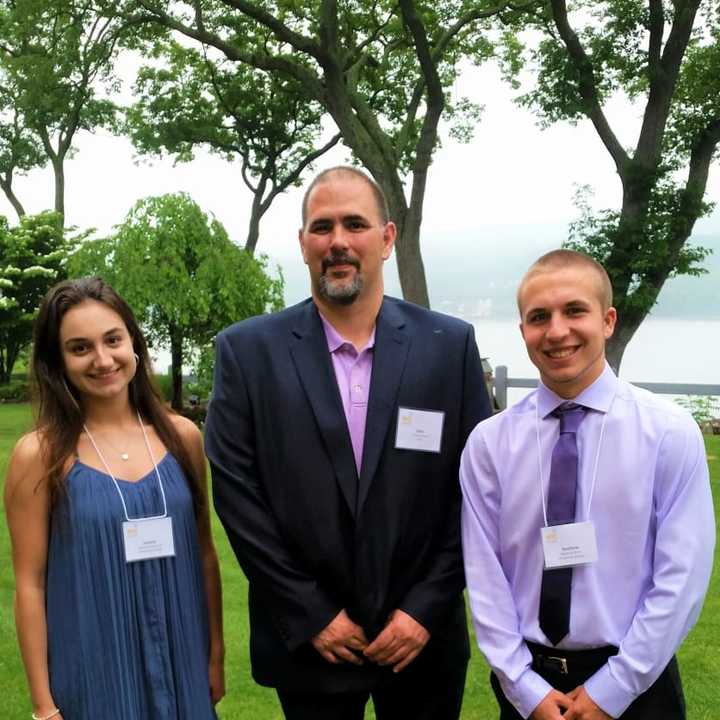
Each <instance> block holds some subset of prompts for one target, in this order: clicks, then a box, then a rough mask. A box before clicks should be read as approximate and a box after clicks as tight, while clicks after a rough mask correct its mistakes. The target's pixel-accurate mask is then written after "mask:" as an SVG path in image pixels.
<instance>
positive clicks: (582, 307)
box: [518, 266, 617, 398]
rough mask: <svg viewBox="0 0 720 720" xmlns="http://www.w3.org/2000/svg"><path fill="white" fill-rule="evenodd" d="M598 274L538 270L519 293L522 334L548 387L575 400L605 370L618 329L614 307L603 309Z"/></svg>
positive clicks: (581, 269)
mask: <svg viewBox="0 0 720 720" xmlns="http://www.w3.org/2000/svg"><path fill="white" fill-rule="evenodd" d="M600 297H601V289H600V283H599V279H598V276H597V272H596V271H595V270H594V269H593V268H590V267H583V266H570V267H567V268H563V269H555V270H547V271H536V272H534V273H531V274H530V275H528V276H527V277H526V278H525V280H524V281H523V284H522V286H521V288H520V292H519V293H518V302H519V306H520V331H521V333H522V336H523V339H524V340H525V345H526V347H527V351H528V355H529V356H530V359H531V360H532V362H533V364H534V365H535V366H536V367H537V369H538V370H539V371H540V377H541V378H542V381H543V383H545V385H546V386H547V387H549V388H550V389H551V390H552V391H553V392H555V393H556V394H557V395H559V396H560V397H564V398H574V397H576V396H577V395H578V394H579V393H580V392H582V391H583V390H584V389H585V388H586V387H588V386H589V385H591V384H592V383H593V382H594V381H595V380H596V379H597V378H598V377H599V376H600V375H601V374H602V371H603V369H604V367H605V341H606V340H607V339H608V338H609V337H610V336H611V335H612V333H613V330H614V328H615V321H616V319H617V313H616V311H615V308H612V307H610V308H604V307H603V303H602V302H601V300H600Z"/></svg>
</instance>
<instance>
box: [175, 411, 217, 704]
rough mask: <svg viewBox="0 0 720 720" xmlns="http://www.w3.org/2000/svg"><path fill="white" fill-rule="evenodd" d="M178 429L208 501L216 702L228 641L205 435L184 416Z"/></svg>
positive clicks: (205, 518)
mask: <svg viewBox="0 0 720 720" xmlns="http://www.w3.org/2000/svg"><path fill="white" fill-rule="evenodd" d="M178 430H179V432H180V434H181V437H182V439H183V442H184V444H185V447H186V448H187V450H188V453H189V455H190V460H191V462H192V464H193V467H194V468H195V472H196V474H197V476H198V477H199V478H200V479H201V487H202V494H203V499H204V501H205V503H204V504H205V507H204V509H203V512H202V515H201V516H200V518H199V519H198V532H199V536H200V553H201V559H202V568H203V577H204V581H205V595H206V598H207V606H208V621H209V628H210V666H209V672H210V693H211V696H212V701H213V703H217V702H219V701H220V700H221V699H222V697H223V696H224V695H225V641H224V638H223V620H222V589H221V585H220V565H219V563H218V558H217V552H216V551H215V544H214V543H213V538H212V531H211V527H210V503H209V500H208V492H207V472H206V464H205V453H204V452H203V444H202V435H201V433H200V431H199V430H198V428H197V427H196V426H195V425H194V424H193V423H192V422H191V421H189V420H186V419H185V418H181V419H180V422H179V423H178Z"/></svg>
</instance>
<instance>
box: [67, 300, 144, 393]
mask: <svg viewBox="0 0 720 720" xmlns="http://www.w3.org/2000/svg"><path fill="white" fill-rule="evenodd" d="M60 352H61V355H62V359H63V363H64V366H65V375H66V376H67V379H68V382H69V383H70V384H72V386H73V387H74V388H75V389H76V390H77V391H78V393H79V394H80V396H81V397H82V398H83V399H85V400H87V399H110V398H115V397H117V396H118V395H119V394H121V393H125V394H127V389H128V385H129V384H130V381H131V380H132V379H133V377H134V375H135V370H136V362H135V357H134V354H133V343H132V338H131V337H130V334H129V333H128V330H127V327H126V326H125V323H124V322H123V319H122V318H121V317H120V315H118V314H117V313H116V312H115V311H114V310H113V309H112V308H111V307H109V306H108V305H105V304H104V303H101V302H98V301H97V300H84V301H83V302H81V303H79V304H78V305H75V306H73V307H71V308H70V309H69V310H68V311H67V312H66V313H65V315H64V316H63V318H62V322H61V323H60Z"/></svg>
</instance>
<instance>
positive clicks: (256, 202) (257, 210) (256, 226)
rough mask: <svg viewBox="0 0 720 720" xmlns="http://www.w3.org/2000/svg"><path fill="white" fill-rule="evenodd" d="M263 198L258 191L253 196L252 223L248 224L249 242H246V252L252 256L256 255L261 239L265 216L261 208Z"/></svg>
mask: <svg viewBox="0 0 720 720" xmlns="http://www.w3.org/2000/svg"><path fill="white" fill-rule="evenodd" d="M261 204H262V197H261V196H260V195H259V194H258V192H257V191H256V192H255V194H254V195H253V201H252V208H251V210H250V222H249V223H248V234H247V240H246V241H245V250H246V251H247V252H248V253H250V255H254V254H255V248H256V247H257V243H258V240H259V239H260V218H261V217H262V215H263V209H262V207H261Z"/></svg>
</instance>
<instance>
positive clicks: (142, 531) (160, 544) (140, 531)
mask: <svg viewBox="0 0 720 720" xmlns="http://www.w3.org/2000/svg"><path fill="white" fill-rule="evenodd" d="M122 530H123V541H124V542H125V562H129V563H130V562H137V561H138V560H151V559H153V558H162V557H173V556H174V555H175V541H174V539H173V531H172V518H170V517H163V518H150V519H148V520H130V521H129V522H127V521H126V522H123V524H122Z"/></svg>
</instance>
